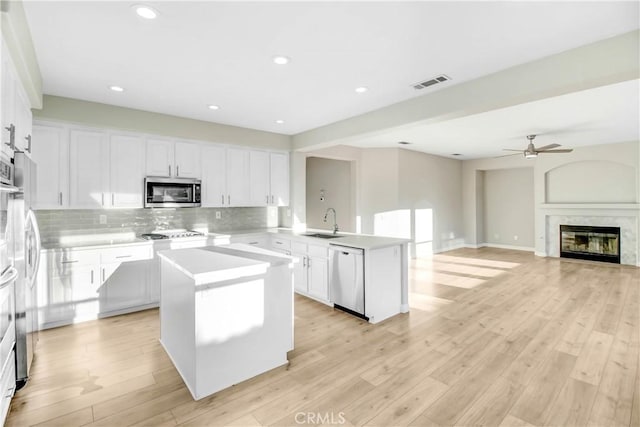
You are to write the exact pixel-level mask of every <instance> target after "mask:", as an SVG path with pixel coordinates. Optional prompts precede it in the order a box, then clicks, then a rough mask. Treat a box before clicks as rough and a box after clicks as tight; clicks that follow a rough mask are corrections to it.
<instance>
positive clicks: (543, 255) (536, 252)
mask: <svg viewBox="0 0 640 427" xmlns="http://www.w3.org/2000/svg"><path fill="white" fill-rule="evenodd" d="M534 255H535V256H540V257H543V258H546V257H547V254H546V253H545V252H538V251H535V252H534Z"/></svg>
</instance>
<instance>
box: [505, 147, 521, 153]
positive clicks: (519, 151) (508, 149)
mask: <svg viewBox="0 0 640 427" xmlns="http://www.w3.org/2000/svg"><path fill="white" fill-rule="evenodd" d="M502 151H517V152H518V153H522V152H523V151H524V150H513V149H511V148H503V149H502Z"/></svg>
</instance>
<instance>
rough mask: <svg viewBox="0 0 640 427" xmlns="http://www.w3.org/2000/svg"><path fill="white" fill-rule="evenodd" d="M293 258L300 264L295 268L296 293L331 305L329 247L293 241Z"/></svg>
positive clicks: (296, 264)
mask: <svg viewBox="0 0 640 427" xmlns="http://www.w3.org/2000/svg"><path fill="white" fill-rule="evenodd" d="M274 242H275V240H273V241H272V244H273V243H274ZM272 247H275V246H272ZM291 256H293V257H294V258H297V259H298V262H296V263H295V264H294V266H293V286H294V289H295V291H296V292H297V293H299V294H301V295H305V296H308V297H311V298H313V299H316V300H318V301H321V302H323V303H325V304H330V297H329V259H328V252H327V247H326V246H322V245H313V244H307V243H303V242H297V241H292V242H291Z"/></svg>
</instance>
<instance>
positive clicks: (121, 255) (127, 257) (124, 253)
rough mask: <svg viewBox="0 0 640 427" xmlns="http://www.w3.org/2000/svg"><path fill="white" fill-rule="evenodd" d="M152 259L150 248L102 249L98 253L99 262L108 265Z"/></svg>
mask: <svg viewBox="0 0 640 427" xmlns="http://www.w3.org/2000/svg"><path fill="white" fill-rule="evenodd" d="M151 258H153V249H152V248H151V246H130V247H127V246H125V247H119V248H111V249H103V250H102V251H101V252H100V262H101V263H102V264H110V263H115V262H129V261H140V260H145V259H151Z"/></svg>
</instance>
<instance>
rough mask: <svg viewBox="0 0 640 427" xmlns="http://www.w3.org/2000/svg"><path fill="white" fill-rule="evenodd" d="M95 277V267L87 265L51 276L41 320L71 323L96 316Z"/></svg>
mask: <svg viewBox="0 0 640 427" xmlns="http://www.w3.org/2000/svg"><path fill="white" fill-rule="evenodd" d="M98 280H99V279H98V271H97V266H90V265H85V266H78V267H71V268H68V269H65V270H64V274H61V275H53V276H51V277H50V278H49V295H48V304H47V307H46V309H45V311H44V313H43V314H44V319H43V322H44V323H52V322H69V323H72V322H73V321H74V320H81V319H88V318H95V317H97V314H98V307H99V299H98V294H97V293H96V289H97V286H98V285H97V283H98Z"/></svg>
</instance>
